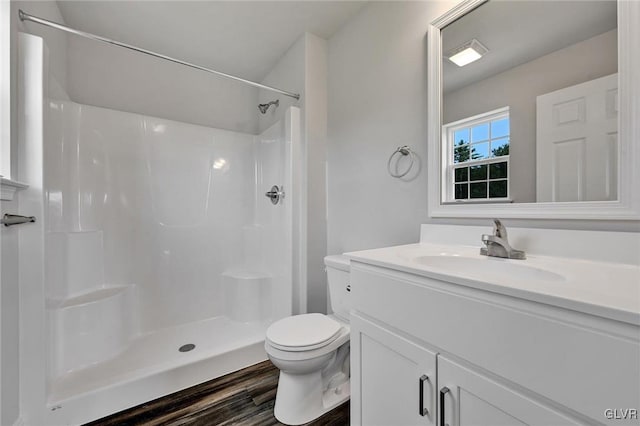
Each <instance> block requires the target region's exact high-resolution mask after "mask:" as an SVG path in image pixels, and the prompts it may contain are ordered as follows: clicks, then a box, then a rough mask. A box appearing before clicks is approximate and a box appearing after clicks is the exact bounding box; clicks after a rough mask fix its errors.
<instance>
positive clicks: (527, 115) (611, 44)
mask: <svg viewBox="0 0 640 426" xmlns="http://www.w3.org/2000/svg"><path fill="white" fill-rule="evenodd" d="M616 46H617V30H612V31H608V32H606V33H603V34H600V35H598V36H595V37H592V38H590V39H587V40H584V41H581V42H580V43H576V44H574V45H571V46H569V47H565V48H564V49H560V50H557V51H555V52H553V53H550V54H548V55H544V56H541V57H539V58H537V59H534V60H533V61H530V62H527V63H525V64H522V65H519V66H517V67H514V68H512V69H510V70H507V71H505V72H502V73H500V74H497V75H494V76H492V77H489V78H487V79H484V80H481V81H478V82H476V83H473V84H470V85H468V86H466V87H463V88H461V89H459V90H456V91H453V92H450V93H447V94H446V95H445V96H444V100H443V121H444V123H451V122H454V121H457V120H461V119H463V118H467V117H471V116H474V115H477V114H481V113H483V112H487V111H492V110H494V109H497V108H501V107H504V106H509V108H510V111H509V112H510V115H511V141H512V142H511V146H510V150H509V162H510V166H511V182H510V187H511V198H512V199H513V201H514V202H517V203H529V202H535V200H536V160H535V158H536V97H537V96H539V95H542V94H545V93H550V92H553V91H555V90H558V89H562V88H564V87H568V86H573V85H575V84H579V83H584V82H585V81H589V80H593V79H596V78H599V77H603V76H605V75H610V74H614V73H616V72H617V71H618V54H617V49H616ZM593 52H596V53H593ZM550 71H551V72H550Z"/></svg>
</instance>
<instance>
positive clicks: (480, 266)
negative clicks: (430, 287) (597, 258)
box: [411, 255, 565, 281]
mask: <svg viewBox="0 0 640 426" xmlns="http://www.w3.org/2000/svg"><path fill="white" fill-rule="evenodd" d="M411 260H412V261H413V262H416V263H419V264H421V265H424V266H428V267H432V268H437V269H440V270H442V271H443V272H444V271H447V272H455V273H457V274H461V275H467V276H469V277H470V278H479V279H485V278H490V277H493V278H496V279H499V280H500V281H502V280H511V281H513V280H527V281H564V280H565V278H564V277H563V276H562V275H560V274H556V273H555V272H551V271H547V270H545V269H540V268H536V267H533V266H529V265H522V264H517V263H513V262H514V261H507V260H506V259H500V258H492V257H487V258H482V259H480V258H475V257H467V256H451V255H444V256H443V255H440V256H419V257H415V258H413V259H411ZM515 262H520V261H515Z"/></svg>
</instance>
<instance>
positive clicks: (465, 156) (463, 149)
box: [453, 145, 471, 163]
mask: <svg viewBox="0 0 640 426" xmlns="http://www.w3.org/2000/svg"><path fill="white" fill-rule="evenodd" d="M470 157H471V155H470V149H469V145H458V146H456V147H455V148H453V162H454V163H464V162H465V161H469V160H470Z"/></svg>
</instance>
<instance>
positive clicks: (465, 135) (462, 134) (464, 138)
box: [453, 129, 469, 145]
mask: <svg viewBox="0 0 640 426" xmlns="http://www.w3.org/2000/svg"><path fill="white" fill-rule="evenodd" d="M453 142H454V143H455V144H456V145H462V144H465V143H469V129H461V130H456V131H455V132H454V133H453Z"/></svg>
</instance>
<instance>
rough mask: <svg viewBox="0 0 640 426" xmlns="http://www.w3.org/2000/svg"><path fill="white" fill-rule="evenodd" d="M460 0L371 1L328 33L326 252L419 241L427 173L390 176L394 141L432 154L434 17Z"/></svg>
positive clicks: (543, 224)
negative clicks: (429, 67) (429, 69)
mask: <svg viewBox="0 0 640 426" xmlns="http://www.w3.org/2000/svg"><path fill="white" fill-rule="evenodd" d="M456 3H457V2H455V1H443V2H372V3H370V4H368V5H367V6H365V7H364V8H363V10H362V11H361V12H360V13H359V14H358V15H357V16H355V17H354V18H353V19H352V20H351V21H350V22H349V23H348V24H347V25H345V26H344V27H343V28H342V29H341V30H340V31H339V32H338V33H336V34H335V35H334V36H333V37H332V38H331V39H330V40H329V127H328V129H329V130H328V131H329V133H328V155H327V157H328V162H329V177H328V182H329V190H328V194H329V198H328V205H329V209H328V210H329V224H328V252H329V253H331V254H333V253H342V252H345V251H351V250H358V249H365V248H372V247H383V246H389V245H394V244H405V243H411V242H416V241H418V238H419V229H420V227H419V224H421V223H428V222H431V223H456V224H476V225H486V224H487V223H488V220H487V219H472V220H469V219H430V218H429V217H428V215H427V210H426V209H427V181H426V179H427V172H426V169H425V168H424V167H423V169H422V171H421V173H420V176H419V177H418V178H417V179H415V180H413V181H411V182H408V183H405V182H401V181H399V180H395V179H392V178H391V177H389V175H388V174H387V171H386V162H387V159H388V157H389V155H390V154H391V153H392V152H393V150H394V149H395V148H396V147H397V146H399V145H403V144H408V145H410V146H411V147H412V148H413V149H414V150H415V151H416V152H417V153H418V155H419V156H420V157H421V159H422V163H423V166H424V164H425V162H426V148H427V135H426V127H427V107H426V100H427V88H426V81H427V74H426V54H427V50H426V30H427V28H426V26H427V23H429V22H431V21H432V20H433V19H435V18H436V17H438V16H440V15H441V14H442V13H444V12H446V11H447V10H448V9H450V8H451V7H453V6H454V5H455V4H456ZM504 222H505V224H506V225H507V226H523V227H532V228H535V227H538V228H560V229H595V230H618V231H640V223H639V222H638V221H584V220H506V221H504Z"/></svg>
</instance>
